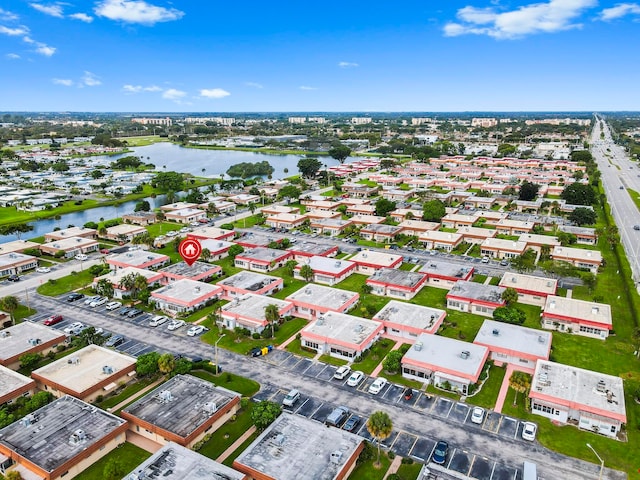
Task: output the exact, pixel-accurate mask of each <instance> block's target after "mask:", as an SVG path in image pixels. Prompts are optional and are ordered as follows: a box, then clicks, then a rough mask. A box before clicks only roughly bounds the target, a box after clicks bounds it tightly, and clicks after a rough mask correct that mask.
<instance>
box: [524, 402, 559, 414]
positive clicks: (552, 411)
mask: <svg viewBox="0 0 640 480" xmlns="http://www.w3.org/2000/svg"><path fill="white" fill-rule="evenodd" d="M531 408H533V409H534V410H538V411H539V412H543V413H548V414H549V415H556V416H557V415H560V410H557V409H555V408H552V407H548V406H546V405H540V404H539V403H534V404H533V405H532V406H531Z"/></svg>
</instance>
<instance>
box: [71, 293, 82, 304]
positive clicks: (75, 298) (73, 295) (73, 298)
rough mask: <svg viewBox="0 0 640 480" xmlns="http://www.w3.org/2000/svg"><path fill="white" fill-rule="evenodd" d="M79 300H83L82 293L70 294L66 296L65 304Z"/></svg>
mask: <svg viewBox="0 0 640 480" xmlns="http://www.w3.org/2000/svg"><path fill="white" fill-rule="evenodd" d="M81 298H84V295H83V294H82V293H70V294H69V295H67V302H69V303H71V302H75V301H76V300H80V299H81Z"/></svg>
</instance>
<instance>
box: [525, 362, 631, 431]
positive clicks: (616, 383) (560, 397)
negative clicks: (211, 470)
mask: <svg viewBox="0 0 640 480" xmlns="http://www.w3.org/2000/svg"><path fill="white" fill-rule="evenodd" d="M529 398H530V399H531V412H532V413H535V414H537V415H542V416H543V417H547V418H550V419H551V420H552V421H554V422H559V423H568V422H570V421H572V420H573V421H576V422H577V424H578V427H579V428H581V429H584V430H589V431H592V432H596V433H600V434H601V435H606V436H608V437H614V438H615V437H616V436H617V435H618V432H620V429H621V427H622V425H623V424H625V423H627V415H626V410H625V400H624V385H623V382H622V379H621V378H620V377H614V376H612V375H606V374H604V373H599V372H593V371H591V370H584V369H582V368H577V367H571V366H568V365H562V364H560V363H554V362H549V361H546V360H539V361H538V364H537V365H536V370H535V373H534V375H533V379H532V381H531V389H530V391H529Z"/></svg>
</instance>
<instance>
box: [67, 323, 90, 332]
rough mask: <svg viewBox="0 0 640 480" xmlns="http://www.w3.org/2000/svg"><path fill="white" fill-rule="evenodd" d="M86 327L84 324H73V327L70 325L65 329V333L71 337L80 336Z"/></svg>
mask: <svg viewBox="0 0 640 480" xmlns="http://www.w3.org/2000/svg"><path fill="white" fill-rule="evenodd" d="M85 328H86V327H85V325H84V323H82V322H73V323H72V324H71V325H68V326H67V327H66V328H65V329H64V333H68V334H69V335H78V334H79V333H80V332H81V331H82V330H84V329H85Z"/></svg>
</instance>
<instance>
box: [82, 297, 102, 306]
mask: <svg viewBox="0 0 640 480" xmlns="http://www.w3.org/2000/svg"><path fill="white" fill-rule="evenodd" d="M99 298H100V295H91V296H90V297H87V298H85V299H84V304H85V305H91V302H95V301H96V300H98V299H99Z"/></svg>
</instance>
